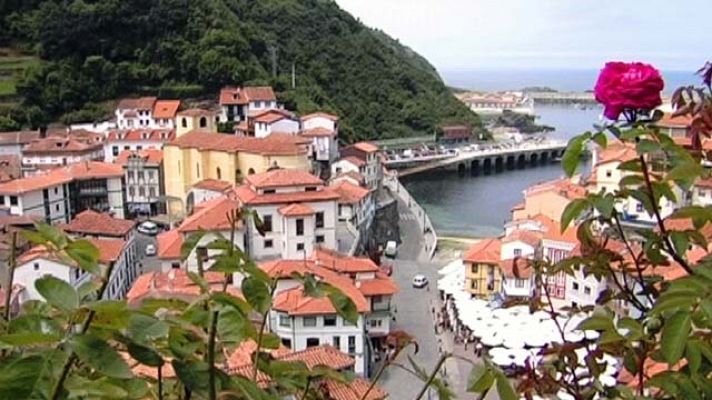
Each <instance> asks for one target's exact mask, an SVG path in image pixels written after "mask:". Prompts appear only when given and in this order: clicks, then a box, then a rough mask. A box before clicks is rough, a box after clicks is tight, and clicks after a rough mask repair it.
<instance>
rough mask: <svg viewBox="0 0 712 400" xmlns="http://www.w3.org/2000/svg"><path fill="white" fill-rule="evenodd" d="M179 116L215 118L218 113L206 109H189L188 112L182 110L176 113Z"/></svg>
mask: <svg viewBox="0 0 712 400" xmlns="http://www.w3.org/2000/svg"><path fill="white" fill-rule="evenodd" d="M176 115H177V116H186V117H200V116H207V117H213V116H215V115H217V111H213V110H206V109H204V108H189V109H187V110H181V111H178V112H177V113H176Z"/></svg>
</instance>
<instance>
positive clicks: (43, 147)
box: [22, 131, 104, 176]
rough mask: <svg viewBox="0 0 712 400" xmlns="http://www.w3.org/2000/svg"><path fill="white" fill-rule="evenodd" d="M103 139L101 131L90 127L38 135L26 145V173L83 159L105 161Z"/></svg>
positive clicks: (34, 172) (24, 148) (29, 173)
mask: <svg viewBox="0 0 712 400" xmlns="http://www.w3.org/2000/svg"><path fill="white" fill-rule="evenodd" d="M103 141H104V138H103V137H102V136H101V135H99V134H97V133H93V132H87V131H81V132H70V133H69V134H66V135H52V136H49V137H44V138H38V139H34V140H33V141H31V142H30V143H28V144H26V145H25V146H24V147H23V149H22V172H23V176H30V175H33V174H36V173H38V172H42V171H46V170H47V169H51V168H55V167H59V166H65V165H71V164H76V163H80V162H83V161H102V160H103V159H104V145H103Z"/></svg>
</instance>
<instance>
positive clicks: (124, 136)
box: [106, 129, 176, 143]
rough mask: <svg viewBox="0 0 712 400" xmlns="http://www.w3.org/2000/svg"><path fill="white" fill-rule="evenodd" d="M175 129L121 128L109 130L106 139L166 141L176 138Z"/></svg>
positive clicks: (116, 140) (115, 140)
mask: <svg viewBox="0 0 712 400" xmlns="http://www.w3.org/2000/svg"><path fill="white" fill-rule="evenodd" d="M175 133H176V131H175V129H121V130H113V131H109V133H107V135H106V141H107V142H109V143H112V142H144V141H148V142H156V143H165V142H168V141H171V140H173V139H174V138H175Z"/></svg>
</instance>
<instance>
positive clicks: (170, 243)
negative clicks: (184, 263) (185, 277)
mask: <svg viewBox="0 0 712 400" xmlns="http://www.w3.org/2000/svg"><path fill="white" fill-rule="evenodd" d="M156 242H157V245H158V258H160V259H161V260H178V259H180V253H181V247H182V246H183V235H182V234H181V233H180V232H179V231H178V229H171V230H170V231H167V232H161V233H159V234H158V236H157V237H156Z"/></svg>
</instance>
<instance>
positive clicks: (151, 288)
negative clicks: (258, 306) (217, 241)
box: [126, 269, 242, 304]
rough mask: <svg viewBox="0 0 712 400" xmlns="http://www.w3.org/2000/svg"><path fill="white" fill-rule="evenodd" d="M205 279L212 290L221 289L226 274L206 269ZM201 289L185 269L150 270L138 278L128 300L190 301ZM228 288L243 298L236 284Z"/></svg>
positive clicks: (232, 293)
mask: <svg viewBox="0 0 712 400" xmlns="http://www.w3.org/2000/svg"><path fill="white" fill-rule="evenodd" d="M203 279H205V280H206V281H207V282H208V285H209V286H210V291H221V290H222V286H223V282H224V280H225V279H226V278H225V275H224V274H221V273H218V272H210V271H206V272H205V273H204V274H203ZM200 290H201V289H200V286H198V285H197V284H195V283H194V282H193V281H192V280H191V279H190V277H189V276H188V272H187V271H185V270H183V269H171V270H170V271H167V272H148V273H145V274H143V275H141V276H139V277H138V278H137V279H136V281H135V282H134V283H133V285H132V286H131V289H130V290H129V292H128V294H127V295H126V300H127V301H128V302H129V303H133V304H135V303H136V302H140V301H142V300H144V299H146V298H154V299H171V298H177V299H182V300H185V301H190V300H193V299H195V298H196V297H198V296H199V295H200ZM227 290H228V293H230V294H231V295H233V296H236V297H240V298H242V294H241V293H240V291H239V290H237V289H236V288H235V287H234V286H232V285H228V289H227Z"/></svg>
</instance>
